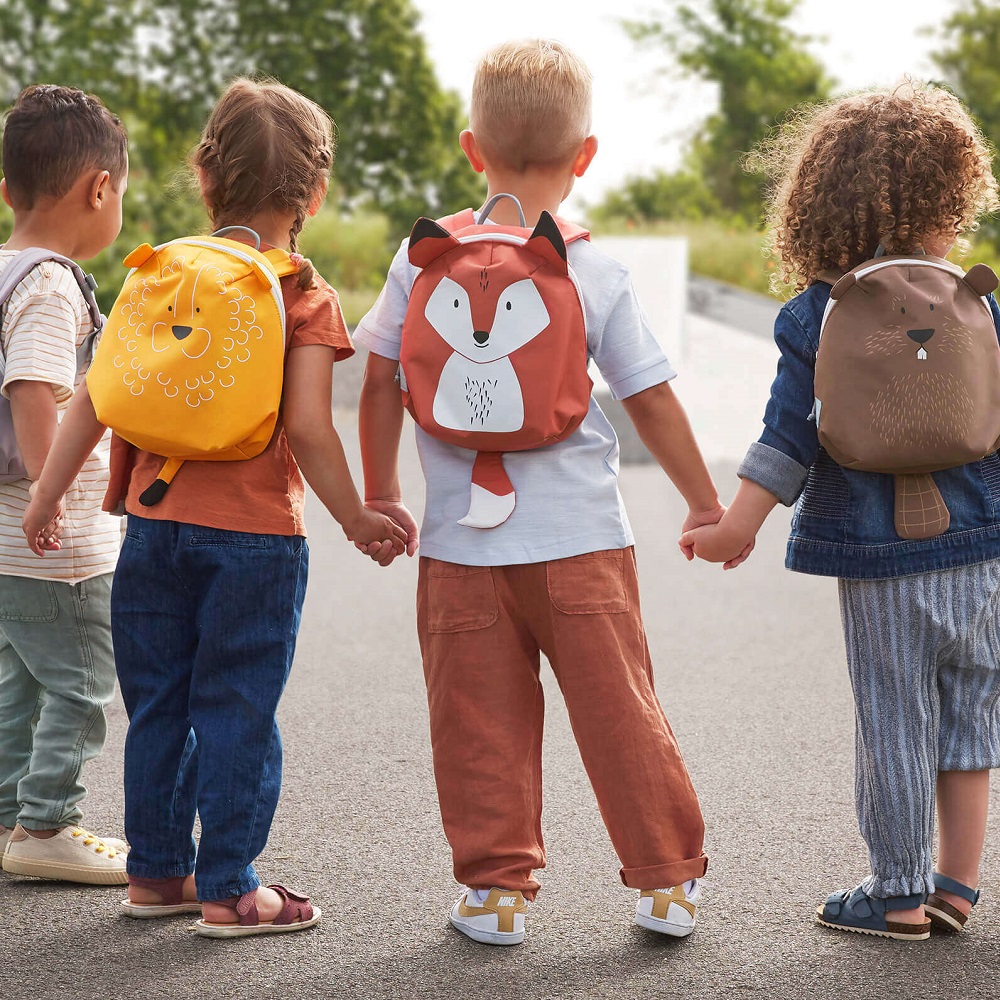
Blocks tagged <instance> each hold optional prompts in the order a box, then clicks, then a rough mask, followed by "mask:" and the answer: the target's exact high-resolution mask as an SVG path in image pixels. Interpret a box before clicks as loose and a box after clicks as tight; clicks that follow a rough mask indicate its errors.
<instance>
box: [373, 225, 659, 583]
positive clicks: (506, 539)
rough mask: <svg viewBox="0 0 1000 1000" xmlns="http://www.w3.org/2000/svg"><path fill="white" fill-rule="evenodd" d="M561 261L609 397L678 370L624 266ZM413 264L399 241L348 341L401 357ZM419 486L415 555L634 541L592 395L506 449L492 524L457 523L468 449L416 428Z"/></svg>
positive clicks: (487, 557) (605, 260) (480, 561)
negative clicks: (553, 434) (544, 437)
mask: <svg viewBox="0 0 1000 1000" xmlns="http://www.w3.org/2000/svg"><path fill="white" fill-rule="evenodd" d="M569 263H570V265H571V266H572V268H573V270H574V271H575V272H576V276H577V278H578V279H579V282H580V287H581V289H582V291H583V300H584V313H585V315H586V321H587V348H588V353H589V356H590V358H591V359H592V360H593V361H594V363H595V364H596V365H597V368H598V369H599V370H600V373H601V375H602V376H603V377H604V380H605V381H606V382H607V384H608V387H609V388H610V390H611V394H612V396H614V398H615V399H625V398H627V397H628V396H634V395H635V394H636V393H638V392H642V391H643V390H644V389H649V388H650V387H652V386H654V385H659V384H660V383H661V382H666V381H668V380H670V379H672V378H673V377H674V375H675V374H676V372H675V371H674V369H673V368H672V367H671V365H670V362H669V361H668V360H667V358H666V356H665V355H664V353H663V351H662V349H661V348H660V345H659V344H658V343H657V341H656V338H655V337H654V336H653V333H652V331H651V330H650V327H649V323H648V322H647V320H646V317H645V315H644V314H643V311H642V309H641V308H640V306H639V303H638V300H637V299H636V296H635V291H634V290H633V288H632V281H631V279H630V278H629V274H628V270H627V269H626V268H625V266H624V265H622V264H620V263H619V262H618V261H616V260H614V259H612V258H611V257H608V256H606V255H605V254H602V253H600V252H599V251H597V250H595V249H594V248H593V247H592V246H591V245H590V243H589V242H587V241H586V240H577V241H575V242H573V243H571V244H570V245H569ZM416 275H417V268H415V267H414V266H413V265H412V264H410V262H409V260H408V259H407V241H405V240H404V241H403V244H402V246H401V247H400V248H399V251H398V252H397V253H396V256H395V257H394V258H393V261H392V266H391V267H390V268H389V275H388V277H387V279H386V283H385V287H384V288H383V289H382V291H381V293H380V294H379V297H378V299H377V300H376V302H375V304H374V305H373V306H372V308H371V309H370V310H369V312H368V314H367V315H366V316H365V317H364V319H363V320H362V321H361V323H360V324H359V325H358V328H357V330H356V331H355V333H354V339H355V341H356V342H357V343H359V344H362V345H363V346H364V347H366V348H367V349H368V350H369V351H372V352H374V353H375V354H378V355H380V356H381V357H384V358H389V359H390V360H393V361H398V360H399V354H400V342H401V339H402V329H403V317H404V315H405V313H406V305H407V301H408V299H409V295H410V289H411V288H412V287H413V280H414V278H415V277H416ZM416 440H417V451H418V453H419V455H420V464H421V466H422V468H423V472H424V479H425V481H426V503H425V506H424V521H423V525H422V527H421V535H420V552H421V554H422V555H425V556H431V557H433V558H435V559H443V560H446V561H447V562H453V563H460V564H462V565H465V566H505V565H511V564H517V563H532V562H546V561H548V560H551V559H563V558H567V557H569V556H575V555H581V554H582V553H584V552H597V551H599V550H601V549H620V548H624V547H626V546H628V545H631V544H632V542H633V538H632V529H631V527H630V526H629V523H628V516H627V515H626V513H625V505H624V504H623V502H622V497H621V493H620V492H619V490H618V439H617V437H616V436H615V432H614V429H613V428H612V426H611V423H610V422H609V421H608V418H607V417H606V416H605V415H604V412H603V411H602V410H601V408H600V406H598V405H597V401H596V400H595V399H594V398H593V396H591V399H590V409H589V411H588V413H587V415H586V417H585V418H584V420H583V422H582V423H581V424H580V426H579V427H578V428H577V429H576V430H575V431H574V432H573V433H572V434H571V435H570V436H569V437H567V438H565V439H564V440H562V441H559V442H557V443H556V444H551V445H547V446H546V447H544V448H536V449H533V450H531V451H519V452H505V453H504V456H503V463H504V468H505V469H506V470H507V475H508V476H509V477H510V481H511V482H512V483H513V485H514V490H515V494H516V497H517V501H516V505H515V507H514V512H513V513H512V514H511V515H510V517H509V518H508V519H507V520H506V521H505V522H504V523H503V524H501V525H499V526H497V527H495V528H471V527H467V526H465V525H461V524H459V523H458V521H459V519H460V518H462V517H464V516H465V514H466V513H467V511H468V509H469V493H470V485H469V484H470V477H471V473H472V463H473V461H474V459H475V455H476V453H475V452H474V451H470V450H468V449H466V448H458V447H456V446H454V445H449V444H445V443H444V442H443V441H439V440H438V439H437V438H434V437H431V436H430V435H429V434H427V433H426V432H425V431H422V430H421V429H420V428H419V427H417V428H416Z"/></svg>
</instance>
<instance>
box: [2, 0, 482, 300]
mask: <svg viewBox="0 0 1000 1000" xmlns="http://www.w3.org/2000/svg"><path fill="white" fill-rule="evenodd" d="M243 73H246V74H259V75H266V76H270V77H273V78H275V79H278V80H280V81H281V82H282V83H286V84H288V85H289V86H292V87H295V88H297V89H299V90H301V91H302V92H303V93H305V94H307V95H308V96H309V97H311V98H312V99H313V100H315V101H317V103H319V104H321V105H322V106H323V107H325V108H326V109H327V110H328V111H329V112H330V114H331V116H332V117H333V118H334V120H335V121H336V122H337V125H338V131H339V137H338V147H339V148H338V156H337V159H336V162H335V164H334V188H333V190H334V192H335V193H336V194H335V197H336V198H338V200H339V202H340V204H341V207H346V208H347V209H349V210H352V211H353V210H355V209H357V210H360V211H363V212H366V213H367V212H371V211H377V212H381V213H383V214H385V215H387V216H388V218H389V220H390V226H389V228H388V236H389V239H390V240H396V239H398V238H399V237H400V236H402V235H405V233H406V232H407V231H408V230H409V227H410V225H412V223H413V221H414V219H415V218H416V217H417V216H418V215H421V214H435V213H442V212H445V211H451V210H453V209H456V208H460V207H464V206H466V205H468V204H471V203H473V202H475V201H476V200H477V199H479V198H481V196H482V185H481V182H480V181H479V179H478V178H477V177H476V175H475V174H474V172H473V171H472V170H471V168H469V167H468V165H467V164H466V163H465V162H464V157H463V156H462V153H461V150H460V149H459V148H458V141H457V140H458V133H459V131H460V129H461V128H462V127H463V125H464V121H465V119H464V115H463V114H462V111H461V108H460V103H459V100H458V98H457V96H456V95H455V94H453V93H450V92H447V91H443V90H442V88H441V87H440V86H439V84H438V82H437V79H436V77H435V74H434V71H433V67H432V65H431V63H430V60H429V58H428V55H427V51H426V46H425V43H424V40H423V37H422V36H421V35H420V33H419V23H418V18H417V14H416V12H415V10H414V8H413V6H412V3H411V2H410V0H257V2H255V3H244V2H241V0H0V95H2V96H3V97H4V98H6V103H9V102H10V101H11V100H12V99H13V98H14V97H15V96H16V95H17V94H18V93H19V92H20V90H21V89H22V88H23V87H24V86H26V85H28V84H31V83H41V82H47V83H60V84H64V85H68V86H76V87H80V88H81V89H84V90H87V91H89V92H92V93H96V94H97V95H98V96H100V97H101V98H102V99H103V100H104V101H105V103H106V104H107V105H108V107H109V108H111V109H112V110H113V111H114V112H115V113H116V114H118V115H120V116H121V118H122V120H123V121H124V122H125V124H126V126H127V128H128V130H129V136H130V179H129V194H128V197H127V199H126V203H125V212H126V215H125V225H124V228H123V232H122V235H121V237H119V240H118V241H117V243H116V244H115V246H114V247H113V248H112V249H111V250H110V251H108V252H107V253H106V254H103V255H102V256H101V258H100V259H99V260H98V261H94V262H89V263H90V266H92V267H93V269H94V271H95V274H96V275H97V277H98V280H99V281H100V282H101V285H102V289H103V294H102V303H105V304H107V303H106V302H105V299H107V298H108V297H109V296H110V295H112V294H113V289H114V288H116V287H118V285H119V284H120V282H121V277H122V273H123V272H122V270H121V265H120V260H121V258H122V256H124V254H125V253H127V252H128V250H130V249H131V248H132V247H133V246H135V245H136V244H137V243H139V242H143V241H155V242H162V241H164V240H167V239H171V238H173V237H175V236H179V235H181V234H182V233H185V232H190V231H192V230H198V229H200V228H203V227H204V225H205V216H204V212H203V210H202V208H201V206H200V203H199V199H198V196H197V192H196V191H195V190H194V187H193V184H192V182H191V178H190V174H189V171H188V170H187V168H186V158H187V154H188V152H189V150H190V149H191V148H192V146H193V144H194V143H195V141H196V140H197V137H198V134H199V131H200V129H201V126H202V123H203V122H204V120H205V118H206V116H207V114H208V111H209V109H210V108H211V106H212V104H213V103H214V101H215V99H216V98H217V96H218V94H219V92H220V90H221V89H222V87H223V86H224V85H225V83H226V81H227V80H229V79H230V78H232V77H233V76H235V75H237V74H243ZM0 214H2V212H0ZM363 228H364V231H365V232H369V231H371V225H370V223H369V222H368V221H364V222H363ZM369 243H370V241H366V242H365V246H368V245H369Z"/></svg>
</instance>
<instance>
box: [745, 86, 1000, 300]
mask: <svg viewBox="0 0 1000 1000" xmlns="http://www.w3.org/2000/svg"><path fill="white" fill-rule="evenodd" d="M990 159H991V151H990V149H989V147H988V145H987V143H986V140H985V139H984V138H983V136H982V134H981V133H980V131H979V129H978V128H977V127H976V125H975V124H974V123H973V121H972V119H971V117H970V116H969V113H968V111H966V109H965V108H964V107H963V105H962V103H961V102H960V101H959V100H958V99H957V98H956V97H955V96H954V95H953V94H951V93H949V92H948V91H946V90H942V89H941V88H939V87H934V86H930V85H921V84H916V83H913V82H911V81H907V82H906V83H903V84H901V85H899V86H897V87H894V88H892V89H891V90H870V91H864V92H860V93H855V94H851V95H848V96H847V97H842V98H839V99H837V100H834V101H830V102H828V103H826V104H821V105H817V106H814V107H812V108H809V109H808V110H806V111H804V112H802V113H800V114H798V115H797V116H795V117H793V118H792V119H790V120H789V121H788V122H786V123H785V124H784V125H782V127H781V129H780V130H779V132H778V134H777V136H776V137H775V138H774V139H772V140H771V141H769V142H766V143H765V144H763V145H762V146H761V147H759V148H758V149H757V150H756V151H755V152H754V153H753V154H751V156H750V157H749V158H748V164H747V165H748V169H753V170H756V171H761V172H764V173H766V174H767V175H768V176H769V177H770V178H771V181H772V185H773V186H772V188H771V191H770V193H769V198H768V204H767V229H768V248H769V250H770V251H771V253H772V254H773V255H774V256H775V257H776V258H777V260H778V262H779V267H778V271H777V273H775V275H774V276H773V277H772V284H773V285H774V286H775V288H776V289H777V288H778V287H780V285H781V284H782V283H784V284H785V285H789V284H791V285H794V287H795V290H796V291H801V290H802V289H803V288H805V287H806V286H807V285H808V284H809V283H810V282H812V281H813V280H815V278H816V277H817V275H818V274H819V273H820V272H821V271H825V270H834V271H849V270H850V269H851V268H853V267H855V266H857V265H858V264H860V263H861V262H862V261H865V260H868V259H870V258H871V257H873V256H874V255H875V252H876V250H877V249H878V247H879V245H880V244H881V246H882V247H884V248H885V250H886V252H887V253H913V252H916V251H918V250H920V249H921V248H922V245H923V243H924V241H925V240H935V239H940V238H942V237H944V238H945V239H947V241H948V242H951V241H952V240H953V239H954V238H956V237H957V236H958V235H959V234H960V233H963V232H970V231H972V230H974V229H975V228H976V225H977V223H978V220H979V218H980V217H981V216H982V215H984V214H986V213H988V212H991V211H993V210H995V209H996V208H997V207H998V205H1000V202H998V199H997V183H996V180H995V179H994V177H993V173H992V170H991V166H990Z"/></svg>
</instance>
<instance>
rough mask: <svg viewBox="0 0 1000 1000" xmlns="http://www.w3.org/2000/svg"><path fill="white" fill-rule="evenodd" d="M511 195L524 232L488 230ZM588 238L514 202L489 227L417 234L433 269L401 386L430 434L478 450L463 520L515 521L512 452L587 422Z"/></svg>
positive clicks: (478, 223)
mask: <svg viewBox="0 0 1000 1000" xmlns="http://www.w3.org/2000/svg"><path fill="white" fill-rule="evenodd" d="M500 198H511V199H512V200H513V201H514V202H515V204H517V209H518V213H519V214H520V216H521V223H522V225H521V226H520V227H517V226H499V225H487V224H486V219H487V217H488V216H489V213H490V211H491V210H492V208H493V206H494V205H495V204H496V202H497V201H498V200H499V199H500ZM577 239H589V234H588V233H587V232H586V230H583V229H580V228H579V227H575V226H570V225H569V224H567V223H562V222H557V221H556V219H555V218H553V216H551V215H550V214H549V213H548V212H542V215H541V218H540V219H539V220H538V224H537V225H536V226H535V228H534V230H529V229H528V228H527V227H526V226H525V225H524V214H523V213H522V212H521V206H520V204H519V203H518V202H517V199H516V198H514V196H513V195H506V194H498V195H496V196H495V197H494V198H492V199H490V201H489V202H488V203H487V204H486V205H485V206H484V208H483V210H482V212H481V213H480V215H479V218H478V219H477V218H476V216H475V214H474V213H473V212H472V211H466V212H463V213H460V214H459V215H456V216H451V217H449V218H447V219H442V220H440V222H434V221H432V220H431V219H424V218H422V219H418V220H417V222H416V224H415V225H414V227H413V230H412V232H411V234H410V243H409V259H410V263H412V264H414V265H415V266H416V267H419V268H420V269H421V270H420V273H419V274H418V275H417V277H416V279H415V280H414V282H413V288H412V291H411V292H410V299H409V303H408V305H407V310H406V316H405V318H404V320H403V333H402V345H401V349H400V388H401V389H402V392H403V402H404V404H405V405H406V408H407V409H408V410H409V411H410V414H411V415H412V416H413V418H414V420H416V422H417V423H418V424H419V425H420V427H421V428H423V430H425V431H426V432H427V433H428V434H431V435H433V436H434V437H436V438H438V439H440V440H442V441H445V442H447V443H448V444H453V445H458V446H459V447H462V448H468V449H471V450H473V451H475V452H476V453H477V454H476V457H475V461H474V463H473V469H472V484H471V497H470V504H469V512H468V514H466V516H465V517H463V518H462V519H461V520H460V521H459V522H458V523H459V524H464V525H468V526H469V527H473V528H493V527H496V526H497V525H499V524H502V523H503V522H504V521H506V520H507V518H508V517H510V515H511V513H512V512H513V510H514V503H515V496H514V487H513V485H512V483H511V481H510V479H509V477H508V476H507V473H506V471H505V470H504V466H503V454H502V453H503V452H505V451H524V450H526V449H531V448H540V447H543V446H544V445H547V444H552V443H553V442H555V441H561V440H563V438H565V437H567V436H569V435H570V434H571V433H572V432H573V431H575V430H576V428H577V427H579V425H580V423H581V421H582V420H583V418H584V417H585V416H586V414H587V410H588V408H589V406H590V390H591V387H592V383H591V380H590V376H589V375H588V374H587V331H586V322H585V318H584V309H583V299H582V297H581V292H580V287H579V284H578V282H577V279H576V276H575V275H574V273H573V270H572V268H571V267H570V266H569V263H568V260H567V252H566V246H567V243H570V242H572V241H574V240H577Z"/></svg>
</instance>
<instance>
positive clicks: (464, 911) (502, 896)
mask: <svg viewBox="0 0 1000 1000" xmlns="http://www.w3.org/2000/svg"><path fill="white" fill-rule="evenodd" d="M468 898H469V894H468V893H466V894H465V895H464V896H463V897H462V899H461V901H460V902H459V904H458V915H459V916H460V917H485V916H488V915H490V914H494V915H495V916H496V918H497V930H498V931H499V932H500V933H502V934H513V933H514V914H515V913H527V912H528V902H527V900H526V899H525V898H524V896H523V895H522V894H521V893H519V892H516V891H510V892H503V891H502V890H500V889H490V894H489V895H488V896H487V897H486V898H485V899H484V900H483V904H482V906H467V905H466V902H465V901H466V899H468ZM501 900H511V902H509V903H508V902H503V903H501Z"/></svg>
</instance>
